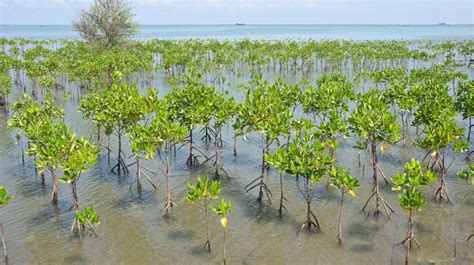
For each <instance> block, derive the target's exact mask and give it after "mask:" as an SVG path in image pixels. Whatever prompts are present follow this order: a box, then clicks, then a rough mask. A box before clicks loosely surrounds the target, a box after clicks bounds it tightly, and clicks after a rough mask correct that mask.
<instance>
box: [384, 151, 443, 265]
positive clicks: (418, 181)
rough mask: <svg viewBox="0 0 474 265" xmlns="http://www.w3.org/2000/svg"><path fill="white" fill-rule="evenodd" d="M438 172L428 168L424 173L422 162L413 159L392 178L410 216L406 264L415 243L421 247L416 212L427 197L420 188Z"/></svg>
mask: <svg viewBox="0 0 474 265" xmlns="http://www.w3.org/2000/svg"><path fill="white" fill-rule="evenodd" d="M436 177H437V175H436V174H434V173H432V172H431V171H429V170H427V171H426V172H425V173H423V169H422V166H421V165H420V162H418V161H417V160H415V159H412V160H411V161H410V162H408V163H406V164H405V169H404V172H403V173H398V174H397V175H395V176H394V177H392V178H391V180H392V182H393V184H394V186H393V187H392V190H401V191H402V192H403V193H402V194H400V197H399V201H400V206H401V207H402V208H403V210H405V212H406V213H407V217H408V232H407V237H406V238H405V239H404V240H403V241H402V244H403V245H405V249H406V252H405V264H408V261H409V259H408V258H409V253H410V249H411V247H412V245H413V243H415V244H416V246H417V247H418V249H420V244H419V242H418V240H416V238H415V231H414V228H413V227H414V225H415V223H414V218H415V213H416V212H418V211H420V210H421V208H423V206H424V205H425V203H426V198H425V197H424V196H423V195H422V194H421V192H420V191H419V190H418V189H419V188H420V187H422V186H426V185H427V184H428V183H429V182H431V181H433V180H435V179H436Z"/></svg>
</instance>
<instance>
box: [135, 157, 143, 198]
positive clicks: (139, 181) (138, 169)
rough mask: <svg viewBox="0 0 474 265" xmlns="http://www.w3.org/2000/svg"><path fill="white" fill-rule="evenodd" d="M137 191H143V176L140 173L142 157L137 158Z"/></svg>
mask: <svg viewBox="0 0 474 265" xmlns="http://www.w3.org/2000/svg"><path fill="white" fill-rule="evenodd" d="M136 160H137V173H136V174H137V190H138V192H141V191H142V174H141V172H140V157H137V159H136Z"/></svg>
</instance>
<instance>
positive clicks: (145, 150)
mask: <svg viewBox="0 0 474 265" xmlns="http://www.w3.org/2000/svg"><path fill="white" fill-rule="evenodd" d="M128 136H129V138H130V147H131V148H132V151H133V157H134V158H135V165H136V173H135V176H134V177H133V179H132V181H131V182H130V190H132V186H133V182H134V181H135V179H136V183H137V191H138V192H141V191H142V175H144V176H145V177H146V178H147V179H148V181H149V182H150V184H151V185H152V186H153V188H154V189H155V190H156V189H157V188H156V185H155V184H153V182H152V181H151V179H150V178H149V177H148V175H147V173H145V172H144V171H143V170H144V169H145V170H147V171H148V173H150V174H155V173H153V172H152V171H151V170H149V169H148V168H146V167H144V166H142V159H146V160H148V159H150V158H153V157H154V153H155V149H154V148H155V146H154V145H153V140H154V138H155V136H154V135H153V131H152V130H150V129H149V128H147V127H146V126H141V125H136V126H133V127H130V128H129V129H128Z"/></svg>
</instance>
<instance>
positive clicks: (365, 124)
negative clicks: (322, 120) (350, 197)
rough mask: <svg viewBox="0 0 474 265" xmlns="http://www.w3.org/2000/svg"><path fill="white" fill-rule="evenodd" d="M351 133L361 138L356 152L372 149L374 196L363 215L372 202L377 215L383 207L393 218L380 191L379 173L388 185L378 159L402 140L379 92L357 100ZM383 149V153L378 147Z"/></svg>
mask: <svg viewBox="0 0 474 265" xmlns="http://www.w3.org/2000/svg"><path fill="white" fill-rule="evenodd" d="M348 121H349V129H350V130H351V131H352V132H353V133H354V134H355V135H356V136H357V137H358V138H359V141H357V144H356V146H355V147H356V148H357V149H359V150H361V151H363V150H367V149H369V152H370V158H371V160H370V164H371V166H372V171H373V186H374V187H373V189H372V194H371V195H370V197H369V198H368V200H367V202H366V203H365V204H364V207H363V208H362V211H364V210H365V209H366V208H367V206H368V205H369V203H370V200H371V199H372V198H373V199H374V203H375V209H374V212H373V213H374V215H378V214H379V213H380V207H381V206H382V207H383V209H384V211H385V213H386V214H387V217H388V218H390V212H393V209H392V207H391V206H390V205H389V204H388V202H386V201H385V200H384V199H383V198H382V195H381V193H380V189H379V173H380V174H381V175H382V177H383V178H384V179H385V182H386V183H387V184H388V180H387V179H386V178H385V175H384V174H383V172H382V170H381V168H380V166H379V163H378V158H379V156H380V155H381V154H383V152H384V150H385V148H386V145H387V144H394V143H395V142H396V141H398V140H399V139H400V126H399V125H398V123H397V117H396V116H395V115H393V114H392V113H390V111H389V108H388V106H387V105H386V104H385V103H384V102H383V95H382V92H381V91H380V90H377V89H370V90H369V91H367V92H364V93H362V94H359V95H358V96H357V106H356V108H355V109H354V110H353V111H352V113H351V116H350V117H349V119H348ZM379 145H380V153H378V152H377V146H379Z"/></svg>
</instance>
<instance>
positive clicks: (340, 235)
mask: <svg viewBox="0 0 474 265" xmlns="http://www.w3.org/2000/svg"><path fill="white" fill-rule="evenodd" d="M344 193H345V192H344V191H341V204H340V206H339V222H338V223H339V225H338V230H337V240H338V243H339V245H342V239H343V235H342V208H343V205H344Z"/></svg>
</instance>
